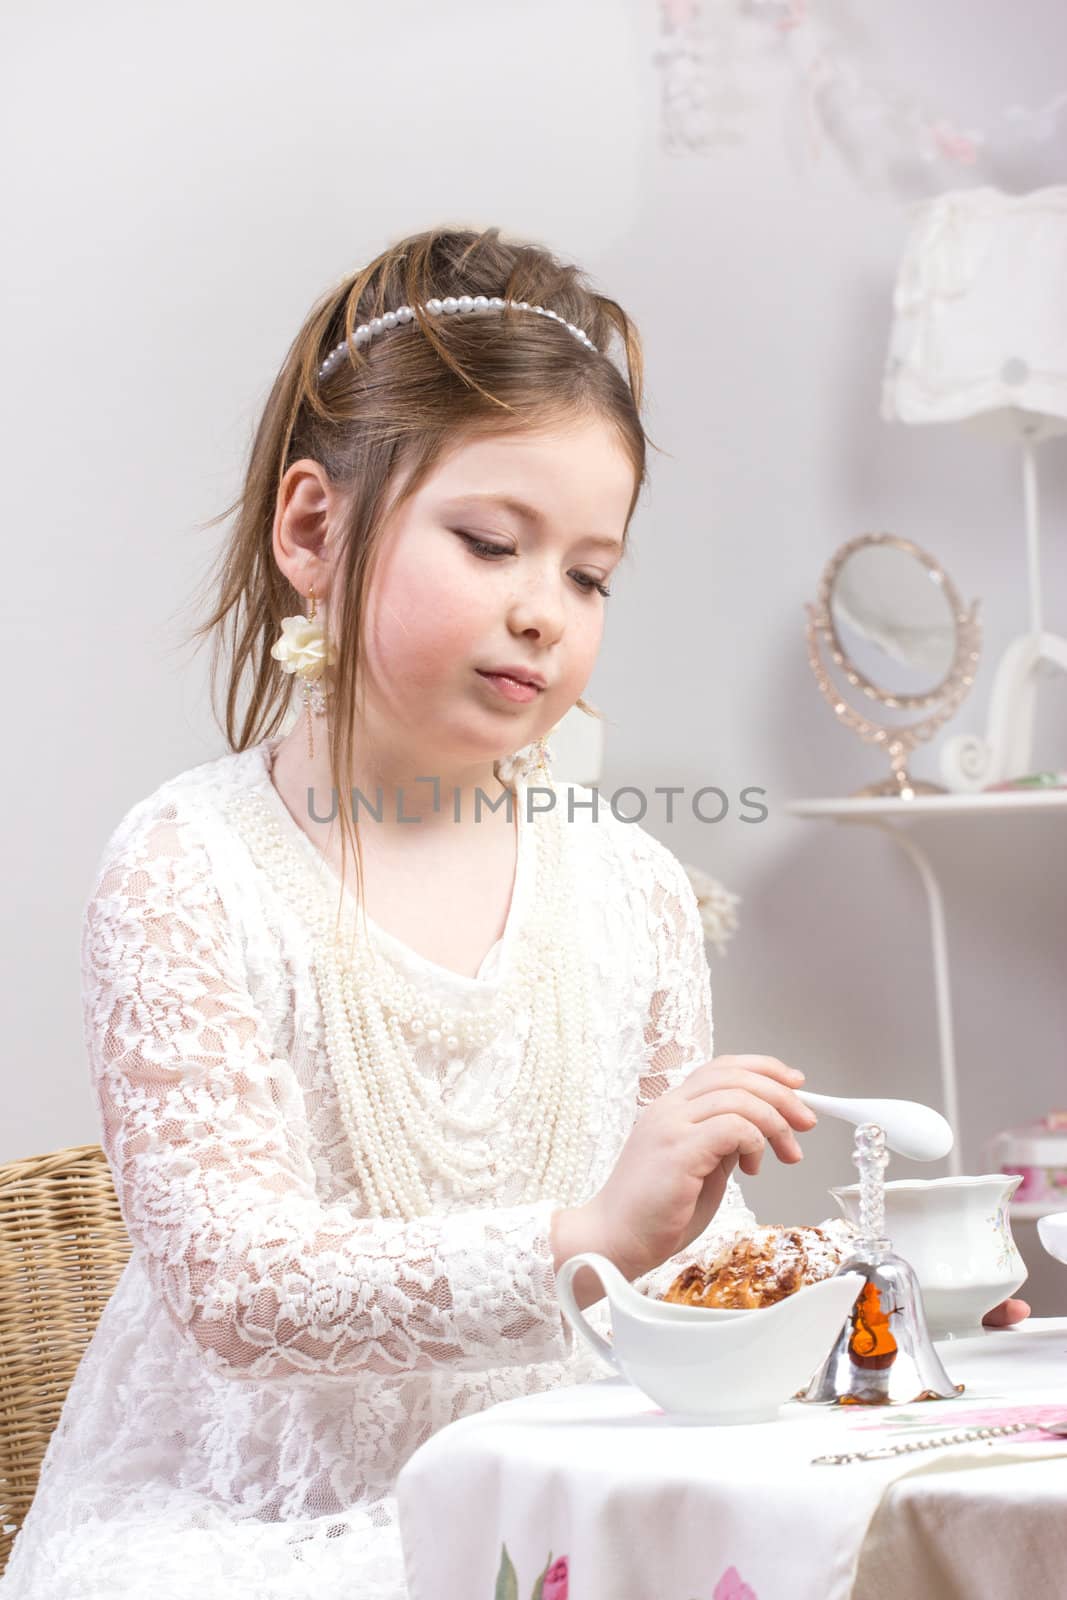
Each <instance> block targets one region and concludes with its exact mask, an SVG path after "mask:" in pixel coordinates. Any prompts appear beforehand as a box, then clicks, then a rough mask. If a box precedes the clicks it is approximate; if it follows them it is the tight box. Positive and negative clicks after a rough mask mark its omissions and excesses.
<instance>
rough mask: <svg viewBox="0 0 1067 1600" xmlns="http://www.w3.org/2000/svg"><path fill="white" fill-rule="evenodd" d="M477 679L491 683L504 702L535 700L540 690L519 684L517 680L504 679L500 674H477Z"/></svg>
mask: <svg viewBox="0 0 1067 1600" xmlns="http://www.w3.org/2000/svg"><path fill="white" fill-rule="evenodd" d="M478 676H479V678H484V679H485V681H486V683H491V684H492V685H493V688H494V689H496V690H497V691H498V692H499V693H500V694H502V695H503V696H504V698H505V699H506V700H519V701H527V700H536V699H537V696H538V695H539V694H540V693H541V690H540V689H538V688H537V686H536V685H535V684H532V683H520V682H519V680H518V679H517V678H506V677H505V676H504V674H503V673H501V672H479V673H478Z"/></svg>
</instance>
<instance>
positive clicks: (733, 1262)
mask: <svg viewBox="0 0 1067 1600" xmlns="http://www.w3.org/2000/svg"><path fill="white" fill-rule="evenodd" d="M855 1237H856V1234H855V1230H854V1229H853V1227H852V1225H851V1223H849V1222H846V1221H845V1220H844V1219H843V1218H840V1217H830V1218H828V1219H827V1220H826V1221H825V1222H821V1223H819V1225H818V1226H817V1227H796V1228H788V1227H783V1226H774V1225H770V1224H767V1225H764V1226H762V1227H757V1228H754V1229H752V1230H751V1231H750V1232H748V1233H745V1234H743V1235H741V1236H740V1237H738V1238H737V1239H735V1240H734V1241H733V1242H732V1243H731V1244H729V1245H727V1246H726V1248H725V1249H724V1250H722V1251H721V1252H720V1254H719V1255H717V1256H716V1257H715V1258H714V1259H713V1260H712V1261H710V1262H709V1263H707V1264H706V1265H704V1266H701V1265H694V1266H690V1267H686V1269H685V1271H684V1272H682V1273H680V1274H679V1275H678V1277H677V1278H676V1279H675V1280H674V1282H673V1283H672V1284H671V1286H670V1288H669V1289H668V1290H667V1292H666V1294H665V1295H664V1296H663V1299H664V1300H672V1301H675V1302H676V1303H678V1304H681V1305H694V1306H712V1307H718V1308H721V1309H726V1310H750V1309H757V1308H759V1307H762V1306H771V1305H774V1304H776V1303H777V1301H779V1300H783V1299H784V1298H785V1296H786V1295H787V1294H792V1293H793V1292H794V1291H795V1290H797V1289H800V1288H802V1287H804V1286H805V1285H806V1284H809V1283H818V1282H819V1281H820V1280H821V1279H823V1278H828V1277H830V1275H831V1274H832V1273H834V1272H836V1270H837V1268H838V1267H839V1266H840V1265H841V1263H842V1262H843V1261H844V1260H846V1259H847V1257H848V1255H849V1254H850V1252H851V1249H852V1245H853V1242H854V1240H855Z"/></svg>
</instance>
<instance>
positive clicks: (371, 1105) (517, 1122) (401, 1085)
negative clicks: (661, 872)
mask: <svg viewBox="0 0 1067 1600" xmlns="http://www.w3.org/2000/svg"><path fill="white" fill-rule="evenodd" d="M267 781H268V782H269V781H270V780H269V779H267ZM523 798H524V797H523V796H519V797H517V799H516V801H515V802H513V803H522V800H523ZM228 809H229V812H230V816H231V820H232V821H233V822H234V823H235V825H236V826H237V828H238V830H239V831H240V833H241V835H242V837H243V838H244V839H245V842H246V843H247V844H248V846H249V849H250V851H251V853H252V855H253V857H254V859H255V860H256V861H257V862H258V864H259V865H260V866H261V867H263V868H264V869H265V871H266V872H267V874H268V876H269V877H270V878H271V880H272V881H273V882H274V883H275V884H277V886H278V887H279V888H280V889H281V890H282V892H283V893H284V895H285V896H286V898H287V899H288V901H289V902H290V904H291V905H292V906H293V907H294V909H295V910H296V912H297V913H298V915H299V916H300V918H301V920H302V921H303V922H304V924H305V925H306V926H307V927H308V929H309V932H310V933H311V936H312V949H313V967H314V971H315V976H316V982H317V985H318V991H319V997H320V1001H321V1004H322V1013H323V1022H324V1027H325V1037H326V1051H327V1056H328V1058H329V1061H330V1066H331V1071H332V1074H333V1078H334V1082H335V1084H336V1087H337V1094H338V1104H339V1108H340V1112H341V1117H342V1120H343V1122H344V1126H345V1131H346V1133H347V1135H348V1139H349V1143H350V1146H351V1149H352V1154H353V1158H354V1161H355V1170H356V1171H357V1173H358V1174H359V1178H360V1182H361V1184H362V1186H363V1188H364V1190H365V1194H366V1200H367V1206H368V1210H369V1212H370V1214H371V1215H372V1216H380V1217H384V1216H398V1215H399V1216H401V1217H404V1218H406V1219H409V1220H410V1219H411V1218H412V1217H416V1216H425V1215H427V1214H428V1213H429V1212H431V1211H433V1210H434V1209H436V1207H435V1202H434V1198H433V1195H432V1194H431V1191H430V1187H429V1186H428V1184H427V1182H426V1178H425V1172H426V1171H429V1172H431V1173H432V1174H434V1175H435V1177H438V1178H440V1179H443V1180H444V1182H445V1184H446V1185H447V1187H448V1188H449V1189H450V1190H451V1191H452V1192H454V1193H455V1194H457V1195H459V1196H462V1197H463V1198H465V1199H478V1198H481V1199H485V1198H487V1197H489V1196H491V1195H492V1193H493V1192H494V1190H497V1189H499V1187H500V1181H501V1175H502V1174H506V1175H508V1176H511V1175H513V1174H519V1175H522V1176H523V1177H524V1179H525V1183H524V1184H523V1185H522V1197H523V1198H525V1199H527V1200H539V1199H544V1198H546V1197H548V1198H558V1199H559V1200H560V1201H561V1202H573V1201H576V1200H578V1199H579V1198H581V1189H582V1180H583V1178H584V1176H585V1162H584V1142H585V1133H586V1124H587V1095H586V1084H587V1079H588V1073H589V1068H590V1063H591V1061H592V1059H593V1052H592V1049H591V1044H590V1040H589V1038H588V1021H587V1019H588V1017H589V1005H588V995H589V970H588V965H587V962H586V959H585V957H584V953H583V951H582V949H581V945H580V941H579V936H578V932H579V920H578V917H577V915H576V914H575V913H576V908H575V906H574V904H573V898H572V892H570V884H571V882H572V881H573V880H572V875H571V873H570V871H569V870H568V863H567V850H566V843H567V841H566V838H565V834H564V829H565V827H566V820H565V818H564V817H563V815H562V814H561V812H560V808H559V803H558V797H557V805H556V806H555V807H554V808H553V810H552V811H546V812H537V813H534V814H533V816H531V817H530V818H529V820H527V821H526V823H525V827H526V829H527V831H528V832H529V833H530V839H529V841H528V843H529V845H530V848H531V849H533V851H534V860H535V864H536V879H535V890H534V895H533V904H532V907H531V908H530V909H529V911H528V912H527V915H526V917H525V919H524V925H523V928H522V935H523V938H522V944H521V947H518V948H516V949H515V950H514V952H513V960H512V961H511V963H510V970H509V971H508V972H507V973H506V974H505V976H504V978H503V979H502V980H501V982H500V984H499V985H498V986H496V990H495V993H494V992H493V991H491V990H490V991H487V992H486V994H484V995H481V994H477V993H474V994H472V995H471V997H470V1000H469V1002H467V1003H465V1004H464V1005H463V1006H462V1007H459V1006H454V1005H445V1004H442V1003H441V1002H440V1001H438V1000H437V999H436V998H435V997H432V996H429V995H425V994H423V993H421V992H420V991H419V990H418V989H417V988H416V987H415V986H414V985H413V984H411V983H410V982H409V981H408V980H407V978H406V977H405V976H404V975H403V974H402V973H401V972H399V971H398V970H397V969H396V968H395V967H394V966H393V965H392V964H391V963H390V962H389V961H388V960H387V959H386V956H385V953H384V952H382V951H381V950H380V949H379V947H378V941H376V940H374V941H372V942H371V943H369V944H368V942H367V941H366V940H363V941H359V940H355V941H353V939H352V934H353V932H354V929H355V913H354V912H353V911H352V910H350V909H349V908H348V907H347V906H345V904H344V893H343V890H342V889H341V886H340V882H339V880H338V878H337V876H336V874H334V873H333V872H332V870H331V869H330V868H329V866H328V863H327V862H326V859H325V857H324V856H321V855H319V853H318V852H317V850H316V848H315V846H314V844H313V843H312V841H311V840H310V839H308V841H307V845H308V849H307V853H306V854H305V853H304V851H302V850H301V849H300V848H299V847H298V846H299V845H300V843H301V841H296V840H294V839H292V838H291V837H287V836H286V835H285V834H284V833H283V832H282V830H281V828H280V827H279V825H278V820H277V818H276V817H275V816H274V815H273V814H272V809H271V806H270V804H269V803H268V801H267V799H266V798H265V797H264V796H263V795H262V794H260V793H258V792H257V791H256V789H255V788H248V789H241V790H239V791H238V792H237V793H235V795H234V797H233V799H232V800H231V802H230V804H229V807H228ZM293 826H294V827H296V826H299V825H298V824H297V823H295V821H294V823H293ZM305 837H306V836H305ZM313 855H314V856H318V859H317V861H315V863H314V864H312V860H311V857H312V856H313ZM331 883H332V885H333V889H332V891H331V887H330V884H331ZM338 894H340V895H341V897H342V899H341V902H340V907H341V917H340V923H339V922H338V917H337V913H338V909H339V901H338ZM524 1006H525V1007H527V1008H528V1009H529V1011H530V1031H529V1038H528V1042H527V1045H526V1047H525V1050H524V1055H523V1061H522V1065H521V1070H520V1074H519V1078H518V1081H517V1083H516V1086H515V1089H514V1090H513V1091H512V1092H511V1093H509V1094H508V1095H506V1096H504V1097H503V1098H501V1099H498V1101H497V1104H496V1106H495V1108H494V1109H493V1110H492V1111H491V1113H490V1114H489V1115H483V1116H469V1115H462V1114H460V1113H458V1112H456V1111H453V1110H451V1109H450V1108H449V1107H447V1106H446V1105H445V1104H444V1103H443V1101H442V1099H441V1097H440V1095H437V1094H434V1093H433V1092H432V1090H431V1087H430V1084H429V1082H428V1080H427V1077H426V1075H425V1074H424V1073H423V1072H420V1071H419V1069H418V1066H417V1063H416V1055H415V1052H416V1049H417V1047H418V1046H419V1045H420V1044H422V1043H423V1042H425V1043H427V1044H430V1045H433V1046H435V1047H436V1046H439V1045H441V1044H442V1043H443V1045H444V1049H445V1052H446V1054H447V1056H448V1057H449V1059H450V1060H452V1061H453V1062H456V1061H457V1060H458V1061H460V1062H462V1061H463V1060H464V1057H465V1058H466V1062H467V1063H469V1059H470V1057H471V1055H473V1054H475V1053H477V1051H479V1050H481V1049H483V1048H484V1047H485V1046H486V1045H488V1044H489V1043H490V1042H491V1041H492V1040H493V1039H494V1038H495V1037H496V1035H497V1034H498V1033H499V1032H500V1029H501V1028H502V1027H503V1025H504V1024H505V1023H506V1021H507V1019H508V1017H509V1015H511V1014H513V1013H514V1012H515V1011H517V1010H520V1009H522V1008H523V1007H524ZM450 1134H451V1137H450V1136H449V1135H450ZM456 1135H458V1136H459V1137H458V1138H457V1137H456Z"/></svg>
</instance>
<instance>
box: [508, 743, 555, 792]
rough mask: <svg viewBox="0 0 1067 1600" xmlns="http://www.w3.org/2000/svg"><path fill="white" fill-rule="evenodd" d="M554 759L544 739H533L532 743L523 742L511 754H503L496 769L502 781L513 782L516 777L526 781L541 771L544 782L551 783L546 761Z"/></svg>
mask: <svg viewBox="0 0 1067 1600" xmlns="http://www.w3.org/2000/svg"><path fill="white" fill-rule="evenodd" d="M554 760H555V757H554V756H553V754H552V751H551V749H550V747H549V746H548V745H547V744H546V743H545V741H544V739H543V738H541V739H535V740H534V741H533V743H532V744H524V745H523V747H522V749H521V750H516V751H515V753H514V754H513V755H510V756H505V757H504V759H503V760H502V761H499V762H497V771H498V773H499V775H500V780H501V782H502V783H507V784H510V783H514V782H515V781H516V779H518V778H521V779H522V780H523V782H524V783H526V782H529V780H530V779H531V778H532V777H533V776H534V774H535V773H537V772H542V773H543V774H544V778H545V782H546V783H547V784H549V785H551V783H552V774H551V772H550V771H549V768H548V763H549V762H550V761H554Z"/></svg>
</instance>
